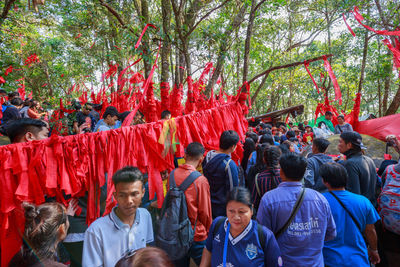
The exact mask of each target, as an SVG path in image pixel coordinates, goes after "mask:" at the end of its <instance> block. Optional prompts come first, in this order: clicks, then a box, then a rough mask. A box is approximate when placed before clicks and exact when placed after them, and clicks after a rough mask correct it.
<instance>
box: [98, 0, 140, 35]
mask: <svg viewBox="0 0 400 267" xmlns="http://www.w3.org/2000/svg"><path fill="white" fill-rule="evenodd" d="M99 2H100V5H102V6H104V7H105V8H107V10H108V11H109V12H110V13H111V14H113V15H114V17H115V18H116V19H117V20H118V22H119V24H121V26H122V28H124V29H128V30H129V31H130V32H131V33H133V34H135V35H136V36H139V35H138V34H137V33H136V32H134V31H133V30H132V29H131V28H129V27H127V26H126V23H125V22H124V20H123V19H122V18H121V16H120V14H118V12H117V11H116V10H115V9H114V8H113V7H111V6H110V5H109V4H107V3H106V2H104V1H103V0H99Z"/></svg>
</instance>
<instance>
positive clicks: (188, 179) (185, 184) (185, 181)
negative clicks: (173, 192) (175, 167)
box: [171, 171, 201, 192]
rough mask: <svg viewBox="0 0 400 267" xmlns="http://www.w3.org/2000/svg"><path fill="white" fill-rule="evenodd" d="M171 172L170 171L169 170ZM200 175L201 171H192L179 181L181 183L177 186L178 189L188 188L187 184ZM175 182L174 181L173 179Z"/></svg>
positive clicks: (184, 189)
mask: <svg viewBox="0 0 400 267" xmlns="http://www.w3.org/2000/svg"><path fill="white" fill-rule="evenodd" d="M171 174H172V172H171ZM200 176H201V173H200V172H198V171H193V172H191V173H190V174H189V176H188V177H186V179H185V180H184V181H183V182H182V183H181V185H180V186H179V189H180V190H182V191H183V192H185V191H186V189H188V188H189V186H190V185H191V184H192V183H193V182H194V181H195V180H196V179H197V178H199V177H200ZM174 182H175V181H174Z"/></svg>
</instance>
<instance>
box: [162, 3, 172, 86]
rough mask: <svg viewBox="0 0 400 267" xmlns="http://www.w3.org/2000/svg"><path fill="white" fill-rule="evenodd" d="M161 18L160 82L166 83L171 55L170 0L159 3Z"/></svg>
mask: <svg viewBox="0 0 400 267" xmlns="http://www.w3.org/2000/svg"><path fill="white" fill-rule="evenodd" d="M161 8H162V18H163V42H162V47H161V79H160V80H161V82H162V83H163V82H168V78H169V55H170V53H171V42H170V40H169V32H170V28H171V3H170V0H162V1H161Z"/></svg>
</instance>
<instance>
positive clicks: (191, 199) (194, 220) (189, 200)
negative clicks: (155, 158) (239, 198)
mask: <svg viewBox="0 0 400 267" xmlns="http://www.w3.org/2000/svg"><path fill="white" fill-rule="evenodd" d="M204 152H205V150H204V147H203V145H202V144H200V143H197V142H193V143H190V144H189V145H188V146H187V147H186V149H185V156H184V158H185V164H182V165H180V166H179V167H178V168H176V169H175V170H174V179H175V183H176V185H177V186H180V185H181V184H182V183H183V181H185V179H186V178H188V177H189V175H190V174H191V173H192V172H194V171H196V169H197V168H198V167H199V166H200V165H201V163H202V162H203V159H204ZM185 197H186V204H187V212H188V217H189V220H190V223H191V224H192V227H193V228H194V227H195V229H194V230H195V231H194V232H195V234H194V239H193V241H194V242H193V243H192V246H191V247H190V250H189V253H188V255H187V256H186V257H184V258H183V259H180V260H178V261H176V262H175V266H177V267H180V266H189V260H190V258H192V259H193V260H194V262H195V263H196V264H197V265H200V262H201V255H202V253H203V248H204V246H205V243H206V239H207V234H208V230H209V229H210V226H211V223H212V214H211V201H210V186H209V184H208V181H207V178H206V177H204V176H203V175H202V176H199V177H198V178H196V180H195V181H194V182H193V183H192V184H191V185H190V186H189V187H188V188H187V189H186V191H185Z"/></svg>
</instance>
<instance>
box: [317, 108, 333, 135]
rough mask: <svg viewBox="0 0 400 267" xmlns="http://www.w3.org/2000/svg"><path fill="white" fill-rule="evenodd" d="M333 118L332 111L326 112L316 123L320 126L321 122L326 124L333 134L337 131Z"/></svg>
mask: <svg viewBox="0 0 400 267" xmlns="http://www.w3.org/2000/svg"><path fill="white" fill-rule="evenodd" d="M332 116H333V114H332V112H330V111H327V112H325V116H321V117H319V118H318V119H317V122H316V123H315V125H316V126H318V125H319V123H320V122H324V123H325V125H326V126H327V127H328V129H329V130H330V131H331V132H334V131H335V127H333V123H332V121H331V120H332Z"/></svg>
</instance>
